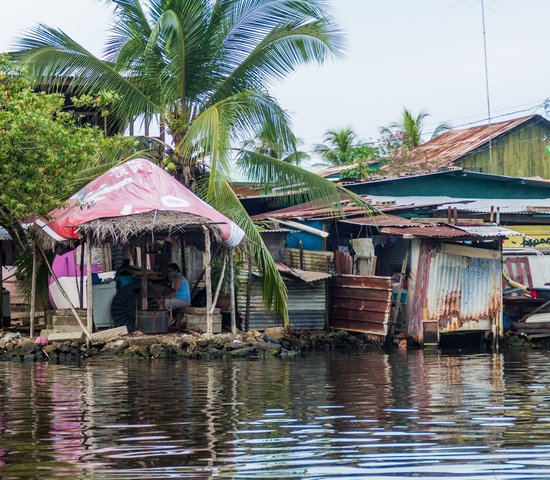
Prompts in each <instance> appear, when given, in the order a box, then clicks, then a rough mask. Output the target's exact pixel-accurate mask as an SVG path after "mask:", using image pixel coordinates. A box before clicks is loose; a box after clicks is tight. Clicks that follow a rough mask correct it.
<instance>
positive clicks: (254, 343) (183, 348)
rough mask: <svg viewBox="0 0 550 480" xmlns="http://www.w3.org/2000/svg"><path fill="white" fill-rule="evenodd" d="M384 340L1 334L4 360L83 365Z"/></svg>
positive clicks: (270, 332)
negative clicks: (92, 338)
mask: <svg viewBox="0 0 550 480" xmlns="http://www.w3.org/2000/svg"><path fill="white" fill-rule="evenodd" d="M385 346H387V345H385V344H384V342H383V341H382V339H380V338H377V337H373V336H369V335H364V334H354V333H350V332H346V331H343V330H338V331H336V330H332V331H324V330H321V331H319V330H313V331H309V330H308V331H305V330H303V331H293V332H292V333H291V334H287V333H285V332H284V331H283V329H282V328H271V329H267V330H266V331H264V332H259V331H249V332H239V333H237V334H234V335H233V334H231V333H221V334H216V335H212V337H211V338H208V337H207V335H206V334H199V333H194V332H192V333H186V334H180V333H169V334H163V335H145V334H141V333H140V332H135V333H133V334H127V335H121V336H119V337H117V338H113V339H110V340H109V341H99V342H92V343H89V344H87V343H86V342H85V341H83V340H79V341H77V340H66V341H49V342H48V343H37V341H36V339H31V338H29V337H24V336H22V335H21V334H19V333H13V332H2V331H0V361H22V362H51V363H66V362H81V361H85V360H86V359H88V358H113V357H123V358H143V359H146V358H174V359H190V360H223V359H227V360H229V359H241V358H242V359H246V358H250V359H252V358H268V357H289V356H294V355H298V354H300V353H303V352H308V351H334V350H338V351H348V352H349V351H357V352H360V351H372V350H382V349H383V348H384V347H385Z"/></svg>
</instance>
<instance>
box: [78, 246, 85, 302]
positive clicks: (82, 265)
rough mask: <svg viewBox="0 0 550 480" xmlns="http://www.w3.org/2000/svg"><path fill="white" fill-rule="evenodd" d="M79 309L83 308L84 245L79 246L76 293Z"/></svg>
mask: <svg viewBox="0 0 550 480" xmlns="http://www.w3.org/2000/svg"><path fill="white" fill-rule="evenodd" d="M78 301H79V303H80V306H79V308H84V245H82V244H81V245H80V291H79V292H78Z"/></svg>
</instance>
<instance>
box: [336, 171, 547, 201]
mask: <svg viewBox="0 0 550 480" xmlns="http://www.w3.org/2000/svg"><path fill="white" fill-rule="evenodd" d="M519 182H521V180H514V181H498V180H493V179H487V178H479V177H476V176H475V175H471V176H470V175H467V176H464V175H455V174H453V173H449V174H440V175H433V176H431V175H427V176H419V177H412V176H411V177H406V178H402V179H396V180H389V181H382V182H373V183H364V184H356V185H348V186H347V188H349V189H350V190H351V191H353V192H355V193H358V194H360V195H380V196H385V195H386V196H396V197H406V196H448V197H455V198H550V182H549V183H548V188H544V187H539V186H535V185H527V184H524V185H522V184H521V183H519Z"/></svg>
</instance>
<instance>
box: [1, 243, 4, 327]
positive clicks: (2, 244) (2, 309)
mask: <svg viewBox="0 0 550 480" xmlns="http://www.w3.org/2000/svg"><path fill="white" fill-rule="evenodd" d="M3 267H4V241H3V240H0V329H1V327H3V326H4V279H3V270H2V269H3Z"/></svg>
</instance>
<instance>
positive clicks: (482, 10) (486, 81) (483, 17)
mask: <svg viewBox="0 0 550 480" xmlns="http://www.w3.org/2000/svg"><path fill="white" fill-rule="evenodd" d="M481 22H482V25H483V57H484V61H485V91H486V96H487V120H488V124H489V126H490V125H491V97H490V94H489V92H490V90H489V62H488V58H487V33H486V31H485V0H481ZM489 168H490V169H491V172H490V173H495V172H494V166H493V139H492V137H491V136H489Z"/></svg>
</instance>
